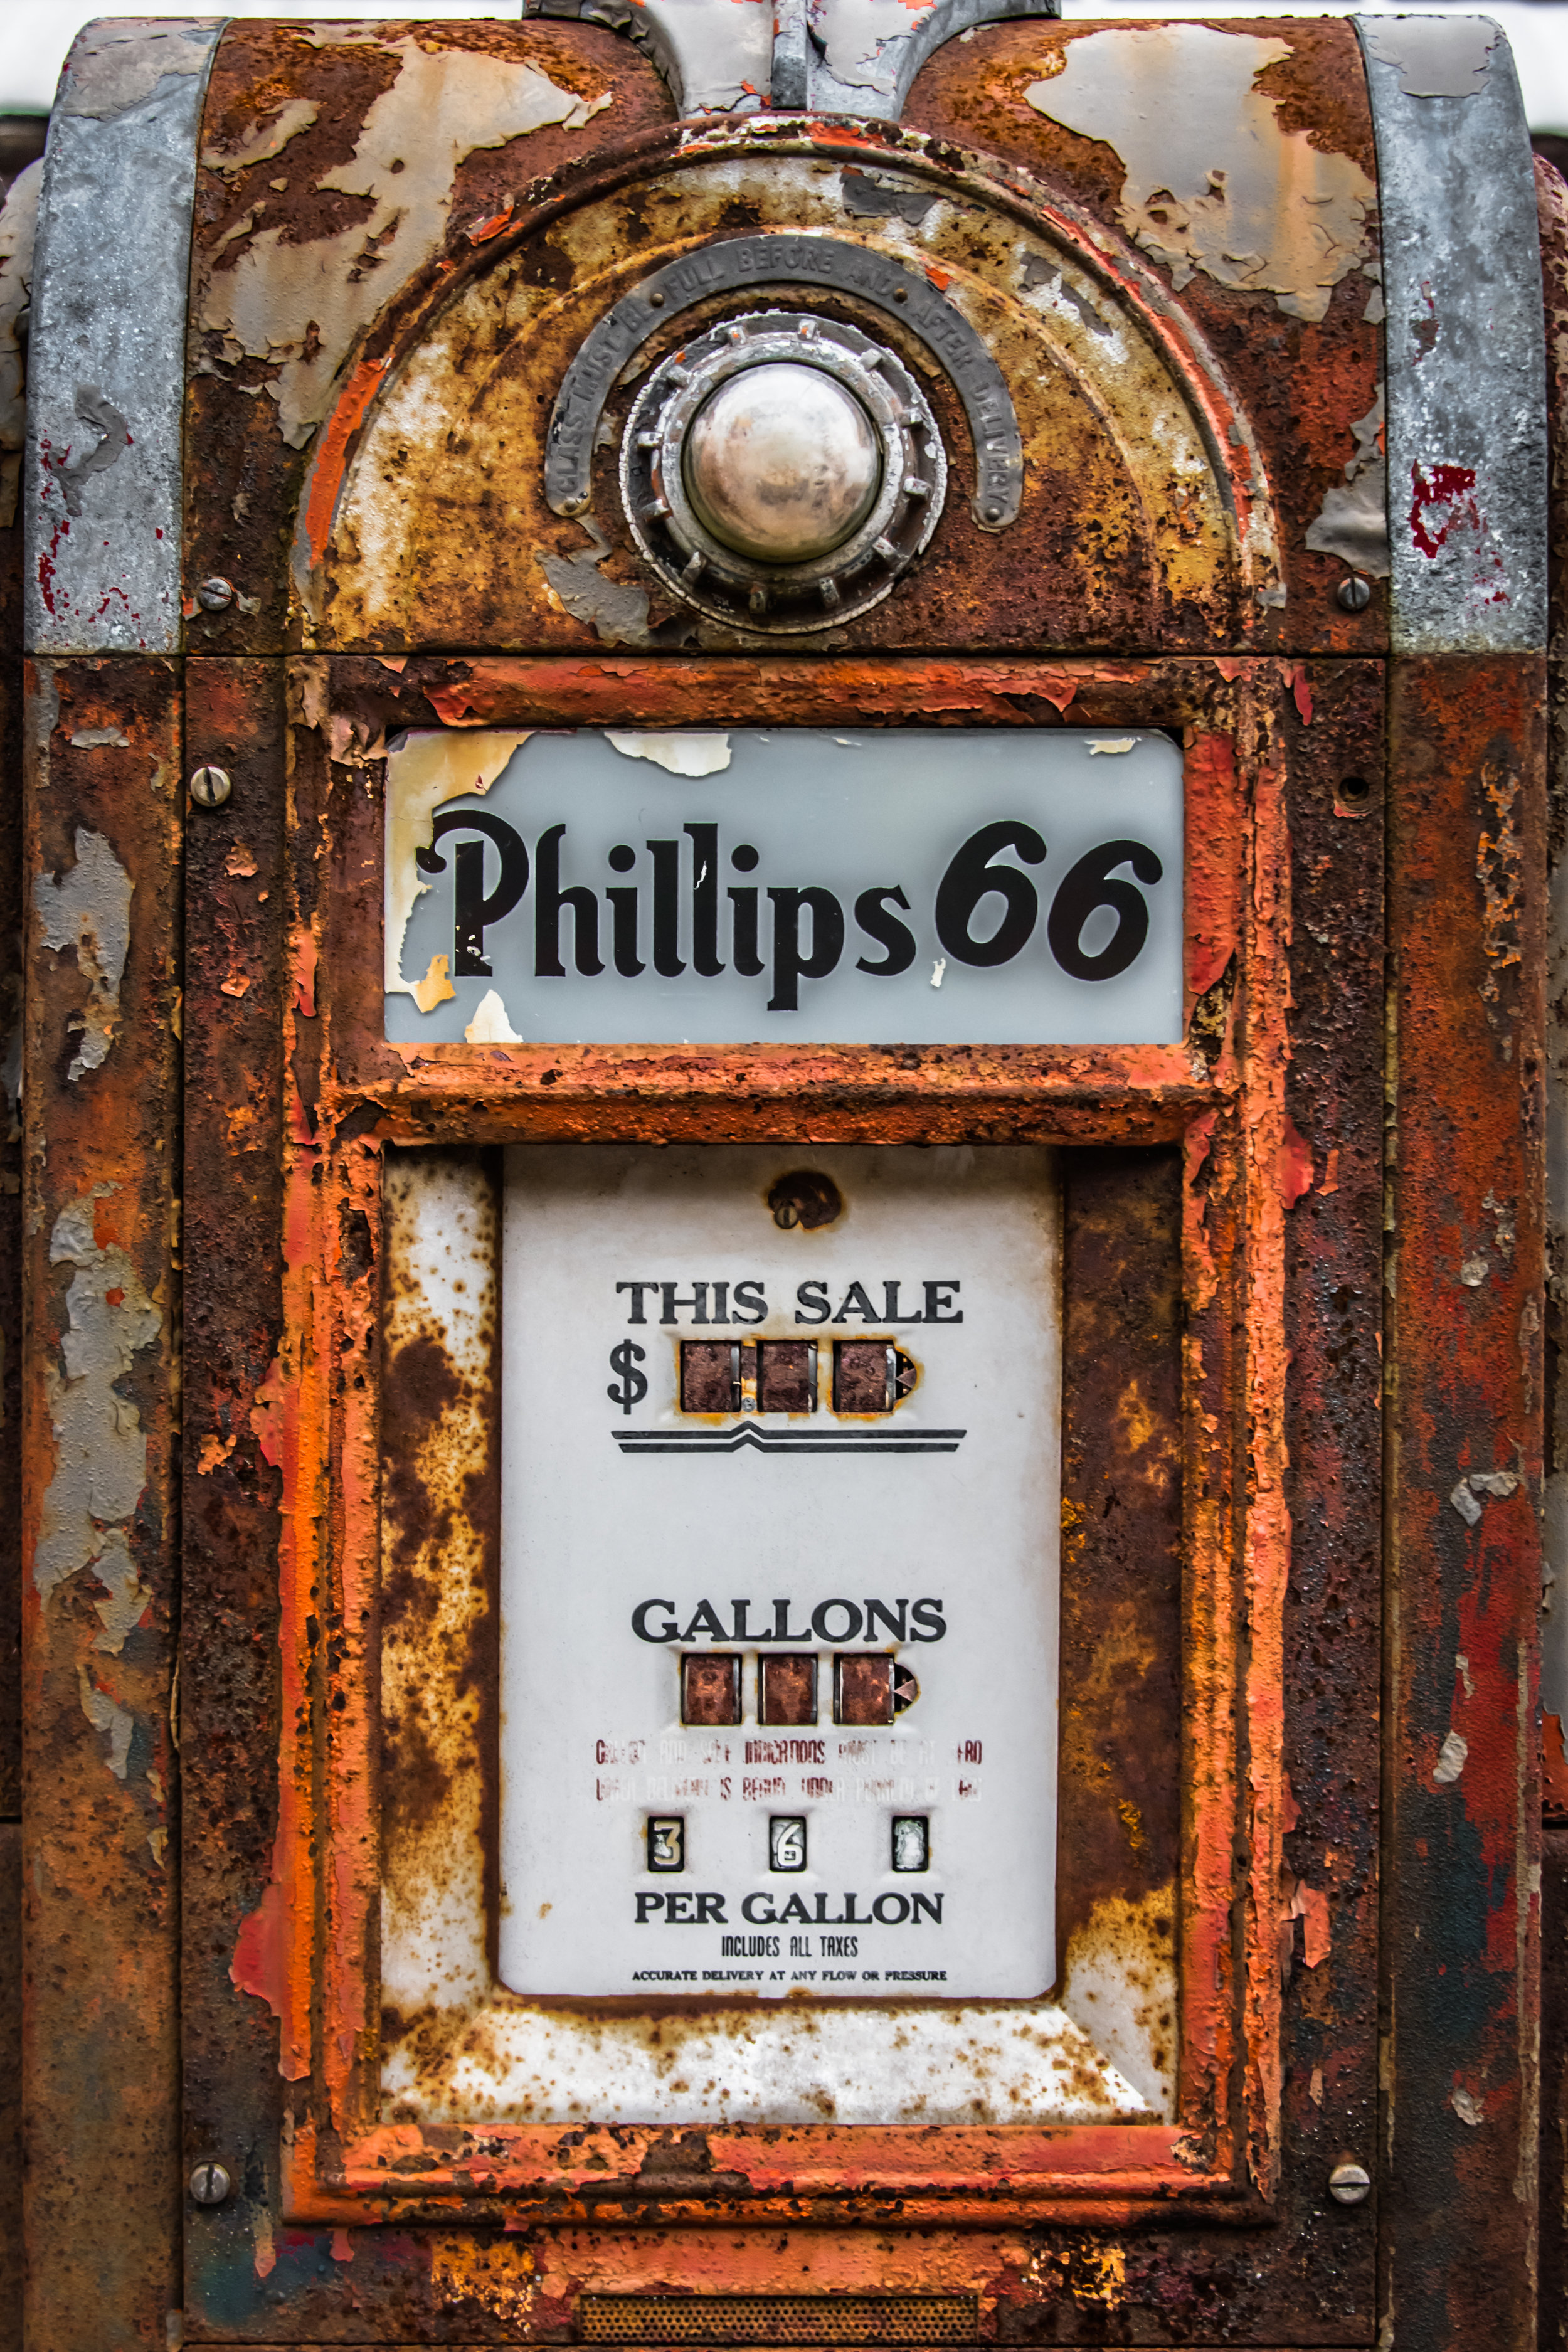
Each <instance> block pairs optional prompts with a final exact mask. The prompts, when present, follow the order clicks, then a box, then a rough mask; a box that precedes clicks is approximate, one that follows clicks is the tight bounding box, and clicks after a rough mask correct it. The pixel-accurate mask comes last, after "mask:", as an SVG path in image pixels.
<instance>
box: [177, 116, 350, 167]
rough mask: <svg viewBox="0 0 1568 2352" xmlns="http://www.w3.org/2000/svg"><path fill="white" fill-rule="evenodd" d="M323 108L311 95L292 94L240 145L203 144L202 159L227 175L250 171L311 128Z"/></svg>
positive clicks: (206, 164)
mask: <svg viewBox="0 0 1568 2352" xmlns="http://www.w3.org/2000/svg"><path fill="white" fill-rule="evenodd" d="M320 113H321V109H320V107H319V106H318V105H317V104H316V101H315V100H314V99H312V98H291V99H289V100H288V102H287V103H286V104H285V105H284V106H282V107H280V108H279V110H278V112H277V113H276V114H275V115H272V116H271V117H264V118H263V120H262V121H261V122H260V123H258V126H257V128H256V130H255V131H253V133H252V134H251V136H250V137H249V138H248V139H247V140H244V141H242V142H241V143H240V145H239V146H237V147H204V148H203V150H202V162H203V163H205V166H206V168H207V170H208V171H209V172H221V173H224V174H225V175H227V174H229V173H234V172H246V171H248V170H249V168H250V166H251V165H252V164H253V163H270V162H271V161H272V158H273V157H274V156H275V155H281V153H282V152H283V150H284V148H285V147H287V146H288V144H289V141H290V140H291V139H298V138H299V136H300V132H301V131H309V130H310V126H311V125H312V123H314V122H315V121H317V119H318V117H319V116H320Z"/></svg>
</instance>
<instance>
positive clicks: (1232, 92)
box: [1024, 24, 1376, 320]
mask: <svg viewBox="0 0 1568 2352" xmlns="http://www.w3.org/2000/svg"><path fill="white" fill-rule="evenodd" d="M1290 54H1291V51H1290V44H1289V41H1287V40H1280V39H1278V38H1274V37H1266V36H1263V35H1261V34H1256V33H1234V32H1228V31H1226V32H1222V31H1220V30H1219V29H1218V28H1217V27H1216V26H1212V25H1192V24H1187V25H1162V26H1149V27H1147V28H1136V29H1129V28H1126V27H1120V26H1119V27H1115V28H1112V29H1110V30H1107V31H1104V32H1094V33H1088V34H1085V35H1084V36H1082V37H1080V38H1079V39H1078V40H1075V41H1073V42H1072V43H1071V44H1070V46H1069V47H1068V49H1067V51H1066V53H1065V57H1064V58H1063V62H1062V66H1061V69H1060V71H1059V72H1058V73H1057V74H1056V75H1055V76H1053V77H1052V78H1051V79H1048V80H1046V81H1037V82H1032V83H1030V84H1029V86H1028V88H1027V89H1026V91H1025V93H1024V94H1025V96H1026V99H1027V100H1028V102H1029V104H1030V105H1031V106H1033V107H1034V108H1036V109H1037V111H1038V112H1039V113H1041V114H1046V115H1048V116H1049V117H1050V118H1051V120H1052V121H1056V122H1060V123H1063V124H1064V125H1065V126H1066V127H1067V128H1068V130H1069V131H1079V133H1081V135H1082V136H1083V137H1084V138H1086V139H1100V140H1104V141H1105V142H1107V144H1108V145H1110V146H1111V147H1113V148H1114V149H1115V150H1116V152H1117V153H1118V154H1119V155H1120V156H1121V160H1122V162H1123V163H1124V164H1125V165H1126V168H1127V179H1126V184H1125V185H1124V187H1123V189H1122V193H1121V203H1120V205H1118V206H1117V216H1118V218H1119V219H1120V220H1121V224H1122V226H1123V227H1124V228H1125V229H1126V230H1127V232H1128V234H1129V236H1131V237H1132V238H1133V240H1134V242H1135V243H1136V244H1138V245H1141V246H1142V248H1143V250H1144V252H1145V253H1148V254H1151V255H1152V257H1153V258H1154V259H1155V260H1156V261H1159V262H1162V263H1163V264H1164V266H1165V267H1166V268H1169V270H1170V271H1171V275H1172V283H1173V285H1174V286H1175V287H1176V288H1177V289H1181V288H1182V287H1184V286H1185V285H1186V283H1187V281H1188V280H1189V278H1191V277H1192V276H1193V273H1194V270H1199V269H1201V270H1203V271H1205V273H1206V274H1207V276H1209V277H1210V278H1214V279H1215V281H1216V283H1217V284H1219V285H1221V286H1233V287H1239V288H1245V289H1248V290H1254V291H1258V292H1263V293H1269V294H1272V295H1273V296H1274V298H1275V301H1276V304H1277V306H1278V308H1279V310H1283V311H1284V312H1285V313H1286V315H1287V316H1288V317H1289V318H1292V319H1304V320H1317V319H1322V318H1324V317H1326V316H1327V313H1328V308H1329V297H1330V295H1331V293H1332V291H1333V289H1334V288H1335V287H1336V286H1337V285H1338V284H1339V282H1340V279H1341V278H1344V277H1347V276H1348V275H1349V273H1350V272H1351V271H1352V269H1359V268H1361V266H1362V265H1363V262H1364V261H1365V260H1366V259H1367V258H1368V252H1369V247H1368V221H1369V217H1370V215H1371V214H1372V212H1373V206H1374V205H1375V203H1376V190H1375V189H1374V187H1373V184H1372V182H1371V181H1370V180H1369V179H1368V177H1367V175H1366V173H1364V172H1363V170H1362V168H1361V165H1360V164H1359V163H1356V162H1354V161H1353V160H1352V158H1351V157H1350V156H1348V155H1339V154H1335V153H1333V152H1331V151H1327V150H1325V149H1323V148H1322V147H1321V146H1320V145H1318V144H1317V143H1316V142H1315V138H1314V137H1311V136H1309V134H1308V132H1307V131H1287V130H1285V129H1284V128H1283V127H1282V125H1281V123H1280V121H1279V112H1278V109H1277V104H1276V101H1275V100H1273V99H1272V98H1270V97H1268V95H1267V94H1266V93H1265V92H1264V91H1262V90H1260V89H1258V77H1259V76H1260V75H1261V74H1262V72H1263V71H1264V69H1265V68H1267V67H1268V66H1271V65H1274V64H1276V63H1278V62H1279V60H1280V59H1281V58H1288V57H1289V55H1290Z"/></svg>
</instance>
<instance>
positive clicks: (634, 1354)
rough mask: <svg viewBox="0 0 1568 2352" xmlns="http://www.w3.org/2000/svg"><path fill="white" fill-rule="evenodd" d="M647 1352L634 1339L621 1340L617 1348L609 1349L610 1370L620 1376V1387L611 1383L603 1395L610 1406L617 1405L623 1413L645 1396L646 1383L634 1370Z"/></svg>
mask: <svg viewBox="0 0 1568 2352" xmlns="http://www.w3.org/2000/svg"><path fill="white" fill-rule="evenodd" d="M646 1354H647V1349H645V1348H639V1347H638V1346H637V1341H636V1340H635V1339H623V1340H622V1341H621V1344H620V1346H619V1347H618V1348H612V1349H610V1370H611V1371H612V1372H619V1373H620V1374H621V1385H620V1387H619V1388H617V1387H616V1383H615V1382H614V1381H611V1382H610V1385H609V1387H608V1388H607V1389H606V1390H605V1395H606V1396H607V1397H608V1398H609V1400H610V1402H611V1403H612V1404H618V1405H619V1406H620V1408H621V1411H622V1412H630V1411H631V1409H632V1407H633V1405H634V1404H637V1403H638V1402H640V1400H641V1399H642V1398H643V1397H645V1396H647V1381H645V1380H644V1378H643V1376H642V1374H641V1373H640V1372H639V1371H637V1370H636V1369H635V1367H636V1366H637V1365H638V1364H640V1363H641V1361H642V1360H643V1358H644V1356H645V1355H646Z"/></svg>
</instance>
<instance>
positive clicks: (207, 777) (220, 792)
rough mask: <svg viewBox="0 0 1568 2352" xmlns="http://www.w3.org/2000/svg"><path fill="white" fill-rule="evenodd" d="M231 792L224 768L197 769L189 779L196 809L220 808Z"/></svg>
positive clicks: (231, 786) (232, 788)
mask: <svg viewBox="0 0 1568 2352" xmlns="http://www.w3.org/2000/svg"><path fill="white" fill-rule="evenodd" d="M233 790H234V786H233V784H232V783H230V782H229V779H228V771H227V769H226V768H198V769H197V770H196V771H195V774H194V775H193V776H192V778H191V784H190V792H191V798H192V800H193V801H194V802H195V804H196V806H197V808H205V809H214V808H222V806H223V804H224V803H225V801H226V800H227V798H228V796H229V794H230V793H232V792H233Z"/></svg>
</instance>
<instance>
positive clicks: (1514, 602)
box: [1353, 16, 1546, 654]
mask: <svg viewBox="0 0 1568 2352" xmlns="http://www.w3.org/2000/svg"><path fill="white" fill-rule="evenodd" d="M1353 21H1354V24H1355V27H1356V32H1357V35H1358V37H1359V38H1360V41H1361V45H1362V52H1363V57H1364V58H1365V61H1366V70H1367V86H1368V89H1369V92H1370V95H1371V100H1372V113H1373V130H1374V132H1375V136H1376V141H1377V163H1378V184H1379V192H1380V198H1381V205H1382V215H1383V266H1384V299H1385V301H1386V304H1387V312H1388V324H1387V328H1386V345H1387V369H1388V440H1387V446H1388V483H1389V489H1388V499H1389V537H1390V541H1391V549H1392V580H1391V589H1392V596H1391V605H1392V611H1391V643H1392V649H1393V651H1394V652H1395V653H1402V654H1437V653H1524V652H1529V651H1533V650H1535V649H1537V648H1539V647H1541V646H1544V645H1545V643H1546V415H1545V370H1546V359H1545V345H1544V340H1543V329H1542V295H1541V260H1540V246H1539V240H1538V236H1537V230H1536V215H1535V188H1534V181H1533V176H1532V173H1531V150H1530V133H1529V131H1528V129H1527V127H1526V124H1525V119H1524V108H1523V103H1522V100H1521V97H1520V90H1519V79H1518V76H1517V74H1516V73H1515V71H1514V67H1513V59H1512V57H1511V56H1510V51H1509V48H1508V44H1507V42H1506V41H1505V40H1504V38H1503V36H1502V34H1501V32H1500V29H1499V28H1498V26H1495V25H1493V24H1492V23H1490V21H1489V19H1488V18H1486V17H1484V16H1441V17H1437V16H1401V17H1398V18H1390V17H1384V16H1358V17H1356V18H1355V19H1354V20H1353Z"/></svg>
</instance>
